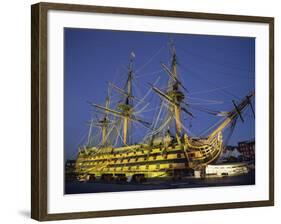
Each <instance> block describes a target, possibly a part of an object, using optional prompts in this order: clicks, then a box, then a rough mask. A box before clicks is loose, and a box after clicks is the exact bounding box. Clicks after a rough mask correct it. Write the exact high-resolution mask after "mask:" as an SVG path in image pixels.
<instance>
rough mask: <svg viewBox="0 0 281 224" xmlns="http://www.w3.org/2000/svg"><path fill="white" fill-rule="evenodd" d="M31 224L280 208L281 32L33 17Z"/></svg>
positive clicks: (111, 15)
mask: <svg viewBox="0 0 281 224" xmlns="http://www.w3.org/2000/svg"><path fill="white" fill-rule="evenodd" d="M31 37H32V49H31V57H32V67H31V70H32V74H31V75H32V164H31V165H32V189H31V191H32V200H31V201H32V208H31V211H32V212H31V216H32V218H34V219H36V220H40V221H44V220H58V219H74V218H89V217H107V216H123V215H138V214H153V213H168V212H185V211H198V210H210V209H224V208H243V207H257V206H272V205H273V204H274V151H273V150H274V74H273V73H274V19H273V18H271V17H256V16H240V15H239V16H238V15H222V14H209V13H195V12H182V11H162V10H150V9H136V8H134V9H133V8H115V7H103V6H88V5H70V4H56V3H38V4H35V5H32V34H31Z"/></svg>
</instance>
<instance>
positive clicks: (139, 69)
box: [135, 45, 165, 73]
mask: <svg viewBox="0 0 281 224" xmlns="http://www.w3.org/2000/svg"><path fill="white" fill-rule="evenodd" d="M164 47H165V45H163V46H162V47H160V49H158V51H156V53H155V54H154V55H152V57H151V58H150V59H149V60H148V61H147V62H146V63H144V64H143V65H142V66H141V67H140V68H138V69H137V70H136V71H135V73H138V72H140V71H141V70H143V69H144V68H145V67H146V66H147V65H149V64H150V63H151V62H152V60H153V59H154V58H155V57H156V56H157V55H158V54H159V53H160V52H161V50H162V49H163V48H164Z"/></svg>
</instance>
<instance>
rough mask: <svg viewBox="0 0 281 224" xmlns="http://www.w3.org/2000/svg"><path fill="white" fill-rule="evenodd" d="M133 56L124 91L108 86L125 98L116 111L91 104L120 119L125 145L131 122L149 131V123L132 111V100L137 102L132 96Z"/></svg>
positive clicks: (132, 56)
mask: <svg viewBox="0 0 281 224" xmlns="http://www.w3.org/2000/svg"><path fill="white" fill-rule="evenodd" d="M134 58H135V54H134V53H133V52H132V53H131V57H130V63H129V66H128V77H127V81H126V84H125V87H124V89H122V88H119V87H118V86H115V85H114V84H112V83H110V85H111V86H112V87H113V88H114V89H115V90H117V91H118V92H119V93H121V94H122V95H124V96H125V98H123V102H122V103H120V104H119V105H118V106H117V108H116V109H110V108H107V107H104V106H100V105H98V104H93V106H95V107H96V108H98V109H101V110H104V111H106V112H108V113H110V114H111V115H113V116H116V117H119V118H121V119H122V124H121V125H122V126H123V127H122V129H123V133H122V135H123V136H122V141H123V143H124V144H125V145H126V144H127V143H128V139H129V131H130V130H129V128H130V125H131V122H132V121H134V122H138V123H140V124H142V125H143V126H144V127H146V128H149V129H150V125H151V124H150V123H149V122H146V121H144V120H142V119H141V118H139V117H137V116H135V115H134V111H133V100H138V99H137V98H136V97H134V96H133V92H132V79H133V62H134Z"/></svg>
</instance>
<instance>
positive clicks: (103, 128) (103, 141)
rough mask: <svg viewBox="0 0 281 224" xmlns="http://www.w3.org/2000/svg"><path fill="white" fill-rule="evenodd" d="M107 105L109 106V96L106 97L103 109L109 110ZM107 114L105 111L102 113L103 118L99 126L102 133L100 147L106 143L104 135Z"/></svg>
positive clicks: (106, 125)
mask: <svg viewBox="0 0 281 224" xmlns="http://www.w3.org/2000/svg"><path fill="white" fill-rule="evenodd" d="M109 104H110V101H109V94H108V95H107V97H106V100H105V108H107V109H108V108H109ZM107 117H108V112H107V111H105V113H104V118H103V121H102V125H101V131H102V145H104V144H105V142H106V135H107V129H108V118H107Z"/></svg>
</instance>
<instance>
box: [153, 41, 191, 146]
mask: <svg viewBox="0 0 281 224" xmlns="http://www.w3.org/2000/svg"><path fill="white" fill-rule="evenodd" d="M170 52H171V67H170V68H168V66H167V65H165V64H163V63H162V64H161V65H162V67H163V69H164V71H165V72H166V74H167V75H168V76H169V81H168V87H167V90H166V91H165V92H164V91H162V90H160V89H158V88H157V87H154V86H152V89H153V90H154V91H155V92H156V93H157V94H158V95H159V96H160V97H161V98H162V99H164V100H165V101H166V102H168V105H169V111H170V112H171V113H172V117H173V120H174V122H175V130H176V138H177V141H178V143H180V137H181V135H182V121H181V111H183V112H185V113H186V114H188V115H189V116H192V117H193V114H192V113H191V112H190V111H189V110H188V109H187V108H186V107H184V106H183V105H182V104H185V105H186V106H188V104H187V103H185V102H184V93H183V92H182V91H181V89H183V90H185V91H187V89H186V88H185V87H184V85H183V84H182V83H181V81H180V80H179V77H178V73H177V55H176V48H175V46H174V43H173V42H172V41H170Z"/></svg>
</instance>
